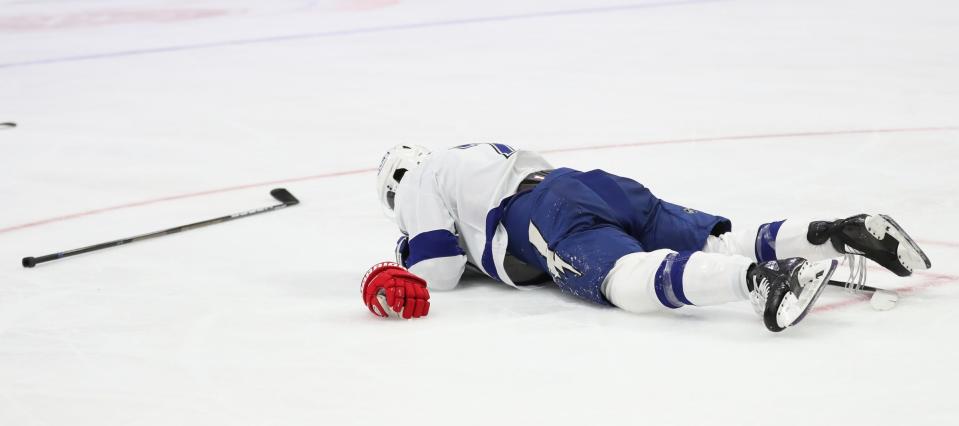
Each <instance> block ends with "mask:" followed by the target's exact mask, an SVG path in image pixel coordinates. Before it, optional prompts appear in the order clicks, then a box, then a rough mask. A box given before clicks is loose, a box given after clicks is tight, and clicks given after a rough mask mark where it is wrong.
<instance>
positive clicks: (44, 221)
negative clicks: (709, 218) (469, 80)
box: [0, 126, 959, 247]
mask: <svg viewBox="0 0 959 426" xmlns="http://www.w3.org/2000/svg"><path fill="white" fill-rule="evenodd" d="M947 131H959V126H943V127H917V128H893V129H859V130H831V131H820V132H793V133H769V134H757V135H733V136H719V137H702V138H687V139H664V140H654V141H643V142H632V143H623V144H610V145H593V146H582V147H571V148H557V149H549V150H543V151H541V152H544V153H559V152H573V151H594V150H601V149H614V148H629V147H638V146H650V145H674V144H687V143H697V142H725V141H743V140H754V139H782V138H810V137H826V136H839V135H862V134H875V133H924V132H947ZM373 171H375V169H373V168H369V169H356V170H346V171H340V172H332V173H321V174H317V175H310V176H301V177H294V178H289V179H280V180H272V181H267V182H256V183H248V184H244V185H236V186H229V187H225V188H216V189H210V190H206V191H200V192H190V193H185V194H179V195H170V196H166V197H160V198H154V199H149V200H142V201H135V202H131V203H125V204H119V205H115V206H109V207H103V208H99V209H93V210H87V211H82V212H78V213H71V214H66V215H62V216H55V217H50V218H46V219H41V220H37V221H33V222H27V223H21V224H19V225H12V226H8V227H5V228H0V234H3V233H7V232H11V231H16V230H20V229H25V228H32V227H35V226H40V225H46V224H49V223H54V222H61V221H65V220H70V219H76V218H78V217H84V216H91V215H95V214H99V213H105V212H110V211H114V210H121V209H125V208H130V207H139V206H144V205H148V204H154V203H159V202H163V201H172V200H180V199H184V198H193V197H199V196H203V195H211V194H219V193H223V192H231V191H238V190H241V189H249V188H256V187H260V186H268V185H276V184H281V183H291V182H300V181H306V180H316V179H326V178H331V177H337V176H346V175H354V174H361V173H370V172H373ZM920 242H922V243H924V244H941V243H940V242H933V241H928V242H927V241H920ZM943 245H947V246H950V247H959V243H949V242H946V243H945V244H943Z"/></svg>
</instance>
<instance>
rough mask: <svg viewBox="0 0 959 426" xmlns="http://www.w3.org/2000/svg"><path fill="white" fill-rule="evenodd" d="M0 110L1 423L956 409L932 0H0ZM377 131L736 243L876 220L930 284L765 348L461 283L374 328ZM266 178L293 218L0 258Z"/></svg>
mask: <svg viewBox="0 0 959 426" xmlns="http://www.w3.org/2000/svg"><path fill="white" fill-rule="evenodd" d="M610 6H624V7H619V8H609V7H610ZM604 8H605V9H604ZM191 17H194V18H195V19H191ZM288 35H293V36H301V37H290V38H282V36H288ZM238 41H240V42H238ZM201 45H206V47H204V48H198V46H201ZM170 47H176V49H173V50H169V51H158V50H151V49H165V48H170ZM144 50H146V52H144ZM118 52H119V53H120V54H117V53H118ZM123 52H126V53H123ZM6 121H15V122H17V123H18V124H19V126H18V127H17V128H15V129H6V130H3V129H0V178H2V179H0V200H2V201H0V202H2V205H0V425H3V426H8V425H9V426H14V425H15V426H21V425H178V424H190V425H226V424H229V425H241V424H242V425H247V424H249V425H252V424H257V425H267V424H269V425H307V424H310V425H349V424H391V425H394V424H395V425H406V424H410V425H413V424H416V425H422V424H430V425H432V424H449V425H458V424H468V425H473V424H475V425H503V424H523V423H525V424H544V425H559V424H573V425H592V424H624V425H625V424H629V425H633V424H650V425H667V424H689V425H693V424H697V425H698V424H728V425H770V424H773V425H800V424H803V425H807V424H826V425H839V424H846V425H857V424H862V425H877V424H889V425H903V424H923V425H946V424H956V423H957V421H959V405H957V404H956V395H957V394H959V389H957V385H956V384H957V383H959V368H957V367H956V359H957V356H959V354H957V348H959V343H957V332H956V322H957V319H959V314H957V306H956V303H957V299H959V281H957V280H959V266H957V264H956V261H957V260H959V229H957V227H956V226H955V219H954V218H955V217H959V204H957V203H959V172H957V170H956V167H957V164H959V163H957V160H956V159H957V158H959V143H957V138H959V127H957V126H959V5H957V4H956V2H954V1H933V0H914V1H910V2H905V1H856V0H830V1H825V0H815V1H760V0H728V1H722V0H717V1H695V0H692V1H670V0H660V1H654V0H647V1H629V0H621V1H615V0H603V1H588V0H555V1H545V0H538V1H505V0H495V1H482V2H479V1H466V0H445V1H438V0H434V1H426V0H339V1H337V0H327V1H323V0H319V1H306V0H304V1H273V2H255V1H252V0H242V1H226V0H204V1H184V0H167V1H160V0H152V1H108V0H100V1H84V2H78V1H66V0H48V1H0V122H6ZM892 129H898V130H897V131H891V130H892ZM783 134H793V136H783ZM400 141H406V142H411V143H420V144H424V145H428V146H432V147H434V148H441V147H444V146H449V145H454V144H460V143H466V142H477V141H498V142H502V143H508V144H512V145H514V146H519V147H524V148H528V149H535V150H543V151H548V150H554V151H553V152H548V153H547V157H548V158H549V159H550V160H551V161H552V162H554V164H557V165H565V166H571V167H577V168H584V169H588V168H604V169H606V170H608V171H611V172H615V173H620V174H624V175H628V176H631V177H634V178H636V179H638V180H640V181H642V182H644V183H646V184H647V185H649V186H650V187H651V188H653V189H654V191H655V192H656V193H657V194H658V195H660V196H661V197H663V198H665V199H667V200H671V201H674V202H678V203H681V204H685V205H689V206H690V207H694V208H698V209H702V210H705V211H709V212H715V213H720V214H723V215H725V216H727V217H730V218H732V219H733V220H734V223H736V224H738V226H746V225H750V224H756V223H760V222H762V221H766V220H772V219H780V218H784V217H788V216H822V217H833V216H844V215H848V214H853V213H857V212H861V211H865V212H873V211H878V212H885V213H888V214H891V215H892V216H893V217H895V218H897V219H898V220H899V221H900V223H901V224H903V225H904V226H905V227H906V228H907V229H908V230H909V231H910V232H911V233H912V234H913V236H915V237H916V238H917V239H918V240H920V242H921V243H922V244H923V245H924V247H925V249H926V251H927V252H928V254H929V255H930V257H931V258H932V261H933V269H932V270H931V271H930V272H929V273H924V274H919V275H917V276H915V277H912V278H908V279H899V278H896V277H894V276H892V275H891V274H888V273H885V272H881V271H875V272H874V273H873V274H872V275H871V281H872V283H873V284H874V285H877V286H882V287H887V288H906V289H907V291H904V292H903V297H902V298H901V300H900V302H899V304H898V306H897V307H896V308H895V309H893V310H891V311H887V312H877V311H874V310H872V309H871V308H870V307H869V305H868V303H864V302H862V301H861V300H858V299H856V298H855V297H853V296H850V295H848V294H845V293H843V292H841V291H838V290H833V289H830V290H828V294H826V295H825V296H824V297H823V299H822V300H821V302H820V310H818V311H817V312H815V313H813V314H812V315H810V316H809V317H808V318H807V319H806V321H805V322H804V323H802V324H801V325H800V326H799V327H797V328H795V329H790V330H787V332H785V333H781V334H772V333H768V332H766V331H765V330H764V328H763V327H762V325H761V323H760V321H759V320H758V319H757V318H756V317H755V316H754V314H753V313H752V312H751V310H750V307H749V306H748V305H747V304H745V303H740V304H733V305H727V306H722V307H715V308H700V309H697V308H685V309H682V310H681V311H678V312H671V313H668V314H660V315H646V316H635V315H629V314H626V313H623V312H619V311H616V310H613V309H604V308H600V307H597V306H593V305H590V304H587V303H582V302H579V301H578V300H575V299H573V298H571V297H568V296H565V295H563V294H561V293H559V292H558V291H556V290H555V289H543V290H538V291H527V292H520V291H515V290H511V289H509V288H506V287H504V286H502V285H497V284H495V283H492V282H489V281H487V280H482V279H472V280H469V281H468V282H467V283H465V284H464V285H463V286H462V287H461V288H460V289H457V290H456V291H453V292H447V293H434V294H433V298H432V310H431V313H430V316H429V317H428V318H426V319H425V320H418V321H384V320H379V319H377V318H374V317H372V316H371V315H370V314H369V313H368V312H367V311H366V309H365V308H364V307H363V305H362V303H361V301H360V297H359V282H358V281H359V279H360V277H361V276H362V275H363V273H364V272H365V270H366V268H368V267H369V266H370V265H372V264H373V263H375V262H377V261H381V260H387V259H389V258H390V257H391V255H392V248H393V242H394V241H395V236H396V231H395V230H394V229H393V227H392V225H391V223H390V222H389V221H388V220H387V219H385V218H384V217H382V216H381V214H380V211H379V209H378V206H377V205H376V202H375V200H374V196H373V194H372V186H373V179H372V178H373V175H372V173H371V172H369V171H368V169H369V168H371V167H375V165H376V164H377V162H378V160H379V158H380V156H381V154H382V151H383V150H384V149H385V148H387V147H388V146H390V145H392V144H394V143H397V142H400ZM648 142H653V143H652V144H648ZM630 144H633V145H630ZM610 145H629V146H618V147H608V146H610ZM603 146H606V148H603V149H597V148H598V147H603ZM562 149H576V150H567V151H555V150H562ZM342 172H349V173H342ZM299 178H304V179H299ZM271 181H284V182H282V183H269V182H271ZM246 185H250V186H248V187H244V186H246ZM276 186H285V187H287V188H289V189H290V190H291V191H292V192H293V193H294V194H296V195H297V196H298V197H299V198H300V199H301V200H302V202H303V203H302V204H301V205H300V206H297V207H295V208H292V209H289V210H284V211H279V212H275V213H269V214H266V215H262V216H258V217H255V218H249V219H243V220H240V221H237V222H231V223H229V224H222V225H216V226H214V227H210V228H206V229H202V230H196V231H191V232H188V233H184V234H179V235H175V236H169V237H164V238H161V239H157V240H153V241H149V242H143V243H138V244H134V245H130V246H125V247H120V248H116V249H110V250H106V251H101V252H98V253H95V254H89V255H84V256H78V257H75V258H71V259H68V260H63V261H59V262H52V263H49V264H45V265H42V266H40V267H37V268H35V269H32V270H27V269H24V268H21V267H20V266H19V260H20V258H21V257H23V256H27V255H39V254H45V253H49V252H52V251H57V250H60V249H67V248H72V247H77V246H82V245H86V244H90V243H94V242H99V241H103V240H107V239H112V238H117V237H122V236H127V235H132V234H137V233H142V232H147V231H152V230H156V229H161V228H164V227H167V226H173V225H177V224H182V223H186V222H190V221H194V220H200V219H205V218H208V217H214V216H218V215H221V214H226V213H231V212H234V211H240V210H245V209H248V208H253V207H257V206H262V205H267V204H270V203H271V201H272V200H271V199H270V198H269V196H268V195H267V193H268V190H269V189H270V188H272V187H276ZM236 187H243V188H236ZM225 188H234V190H230V191H222V190H221V189H225ZM197 193H205V194H203V195H199V194H197ZM185 194H194V196H184V197H180V196H181V195H185ZM171 197H172V198H171ZM163 199H166V200H163ZM153 200H160V201H156V202H150V203H139V202H147V201H153ZM114 207H122V208H114ZM80 213H89V214H80ZM48 219H52V220H48Z"/></svg>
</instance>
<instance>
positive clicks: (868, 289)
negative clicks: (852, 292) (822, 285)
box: [828, 280, 882, 293]
mask: <svg viewBox="0 0 959 426" xmlns="http://www.w3.org/2000/svg"><path fill="white" fill-rule="evenodd" d="M828 284H829V285H831V286H835V287H844V288H848V287H849V285H848V283H846V282H845V281H836V280H829V283H828ZM858 289H859V291H860V292H863V293H875V292H877V291H880V290H882V289H878V288H875V287H871V286H868V285H862V286H858Z"/></svg>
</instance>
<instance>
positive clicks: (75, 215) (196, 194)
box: [0, 169, 376, 234]
mask: <svg viewBox="0 0 959 426" xmlns="http://www.w3.org/2000/svg"><path fill="white" fill-rule="evenodd" d="M375 170H376V169H357V170H346V171H342V172H333V173H322V174H318V175H311V176H301V177H295V178H289V179H279V180H271V181H267V182H256V183H248V184H244V185H236V186H228V187H226V188H217V189H210V190H206V191H199V192H189V193H186V194H179V195H170V196H167V197H161V198H153V199H150V200H142V201H134V202H132V203H125V204H118V205H115V206H110V207H103V208H99V209H93V210H87V211H83V212H78V213H70V214H66V215H63V216H55V217H50V218H47V219H41V220H38V221H35V222H28V223H21V224H19V225H13V226H8V227H6V228H0V234H2V233H4V232H10V231H16V230H18V229H24V228H31V227H34V226H40V225H46V224H48V223H54V222H60V221H64V220H69V219H76V218H78V217H83V216H90V215H95V214H98V213H105V212H109V211H114V210H120V209H126V208H130V207H139V206H145V205H147V204H154V203H160V202H163V201H172V200H180V199H184V198H193V197H200V196H203V195H211V194H219V193H223V192H230V191H239V190H241V189H249V188H256V187H260V186H269V185H277V184H281V183H291V182H300V181H304V180H314V179H323V178H331V177H337V176H347V175H355V174H359V173H368V172H372V171H375Z"/></svg>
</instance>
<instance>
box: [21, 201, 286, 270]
mask: <svg viewBox="0 0 959 426" xmlns="http://www.w3.org/2000/svg"><path fill="white" fill-rule="evenodd" d="M270 195H272V196H273V198H275V199H276V200H277V201H279V202H280V204H276V205H272V206H269V207H261V208H258V209H253V210H247V211H245V212H240V213H234V214H231V215H227V216H221V217H218V218H215V219H208V220H204V221H201V222H196V223H191V224H189V225H180V226H177V227H173V228H169V229H164V230H162V231H156V232H151V233H149V234H143V235H137V236H135V237H130V238H122V239H119V240H113V241H108V242H105V243H100V244H94V245H92V246H87V247H82V248H78V249H73V250H67V251H63V252H60V253H53V254H48V255H45V256H39V257H33V256H30V257H24V258H23V260H22V261H21V263H22V264H23V267H24V268H32V267H34V266H36V265H37V264H38V263H43V262H49V261H51V260H56V259H62V258H64V257H70V256H76V255H78V254H82V253H89V252H91V251H96V250H102V249H105V248H109V247H116V246H120V245H123V244H129V243H134V242H137V241H143V240H148V239H150V238H156V237H162V236H164V235H170V234H175V233H177V232H183V231H189V230H191V229H196V228H202V227H204V226H209V225H213V224H217V223H223V222H229V221H231V220H235V219H240V218H243V217H249V216H253V215H256V214H260V213H266V212H271V211H274V210H279V209H282V208H284V207H290V206H295V205H297V204H299V203H300V200H297V199H296V197H294V196H293V194H290V191H287V190H286V189H283V188H276V189H274V190H272V191H270Z"/></svg>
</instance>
